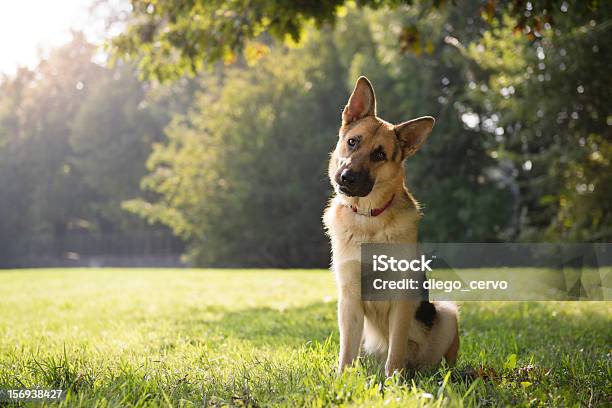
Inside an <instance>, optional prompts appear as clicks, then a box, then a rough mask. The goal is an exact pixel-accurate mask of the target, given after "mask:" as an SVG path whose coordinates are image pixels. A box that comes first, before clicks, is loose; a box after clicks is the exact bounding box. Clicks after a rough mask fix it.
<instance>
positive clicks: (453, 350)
mask: <svg viewBox="0 0 612 408" xmlns="http://www.w3.org/2000/svg"><path fill="white" fill-rule="evenodd" d="M434 123H435V120H434V118H432V117H430V116H424V117H421V118H417V119H413V120H410V121H408V122H404V123H401V124H399V125H392V124H391V123H388V122H386V121H384V120H382V119H381V118H379V117H378V116H376V97H375V95H374V89H373V88H372V85H371V84H370V82H369V81H368V79H367V78H366V77H363V76H362V77H360V78H359V79H358V80H357V83H356V85H355V89H354V91H353V93H352V94H351V96H350V98H349V100H348V103H347V105H346V107H345V108H344V111H343V112H342V125H341V127H340V132H339V140H338V143H337V145H336V148H335V150H334V152H333V153H332V154H331V158H330V161H329V172H328V173H329V178H330V181H331V184H332V186H333V188H334V191H335V194H334V196H333V197H332V198H331V200H330V202H329V206H328V207H327V209H326V210H325V214H324V216H323V222H324V224H325V227H326V230H327V233H328V235H329V237H330V240H331V245H332V253H333V254H332V270H333V272H334V275H335V278H336V282H337V287H338V325H339V328H340V358H339V364H338V371H339V372H342V370H343V369H344V368H345V367H346V366H349V365H351V364H352V363H353V361H354V360H355V358H356V357H357V355H358V354H359V350H360V348H361V349H362V351H363V352H364V353H365V354H368V355H373V356H375V357H376V358H377V359H378V360H379V361H380V362H381V364H382V363H384V367H385V374H386V375H387V376H390V375H392V374H393V373H394V372H396V371H402V370H404V369H407V368H410V369H427V368H433V367H435V366H437V365H438V364H440V362H441V361H442V358H443V357H444V358H445V359H446V361H447V363H449V364H453V363H454V362H455V360H456V359H457V354H458V351H459V333H458V313H457V308H456V306H455V305H454V304H453V303H451V302H433V303H430V302H427V301H423V302H421V301H408V300H406V301H362V300H361V281H360V267H361V259H360V257H361V251H360V245H361V244H363V243H407V244H415V243H416V241H417V226H418V222H419V219H420V217H421V211H420V208H419V204H418V202H417V201H416V200H415V199H414V198H413V197H412V195H411V194H410V192H409V191H408V189H407V188H406V186H405V184H404V161H405V159H406V158H408V157H410V156H412V155H413V154H414V153H415V152H416V151H417V150H418V149H419V147H420V146H421V145H422V144H423V142H425V140H426V139H427V136H428V134H429V133H430V132H431V130H432V128H433V126H434Z"/></svg>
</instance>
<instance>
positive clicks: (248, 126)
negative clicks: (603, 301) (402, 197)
mask: <svg viewBox="0 0 612 408" xmlns="http://www.w3.org/2000/svg"><path fill="white" fill-rule="evenodd" d="M611 9H612V7H610V4H609V3H607V2H596V1H586V2H584V1H575V2H572V1H548V2H528V1H527V2H525V1H509V2H502V1H500V2H496V1H480V0H474V1H460V2H457V4H455V2H451V1H416V2H400V1H361V2H356V3H354V2H344V1H338V0H327V1H322V2H266V1H261V2H253V3H251V2H247V1H238V2H222V1H212V2H198V1H196V2H181V1H163V2H157V1H133V2H131V3H129V2H121V1H102V0H101V1H93V2H91V3H89V8H88V9H86V10H87V13H88V14H87V16H83V21H92V22H95V24H93V23H91V24H90V25H93V26H95V27H97V31H95V35H92V34H91V32H89V31H88V29H89V27H88V26H85V27H82V28H83V30H82V31H73V32H72V33H71V35H70V38H69V40H68V41H67V42H66V43H64V44H60V45H56V46H55V47H54V48H49V49H45V50H43V51H44V52H42V53H41V59H40V61H39V62H37V63H34V64H29V66H22V67H18V68H15V67H13V69H12V71H11V72H9V73H5V74H3V75H2V77H1V79H0V214H1V217H2V222H0V266H3V267H27V266H79V265H82V266H179V265H191V266H220V267H236V266H239V267H282V268H290V267H300V268H304V267H325V266H326V265H328V263H329V246H328V242H327V239H326V237H325V235H324V232H323V229H322V225H321V213H322V210H323V208H324V206H325V204H326V201H327V199H328V197H329V196H330V193H331V189H330V186H329V182H328V180H327V176H326V166H327V159H328V153H329V152H330V151H331V150H332V149H333V147H334V145H335V142H336V138H337V130H338V127H339V124H340V113H341V110H342V108H343V106H344V104H345V103H346V100H347V98H348V95H349V93H350V91H351V89H352V86H353V84H354V82H355V79H356V78H357V77H358V76H359V75H366V76H367V77H368V78H369V79H370V80H371V81H372V82H373V84H374V87H375V90H376V93H377V95H378V103H379V105H378V108H379V109H378V111H379V114H380V115H381V116H382V117H383V118H385V119H387V120H389V121H392V122H396V123H397V122H400V121H404V120H408V119H411V118H413V117H417V116H420V115H432V116H434V117H436V119H437V124H436V127H435V129H434V131H433V133H432V135H431V137H430V138H429V140H428V142H427V144H426V145H425V146H424V148H423V149H422V150H421V151H420V152H419V154H418V155H416V156H414V157H413V158H411V159H409V161H408V163H407V179H408V186H409V188H410V189H411V190H412V192H413V193H414V195H415V197H416V198H417V199H418V200H419V201H420V202H421V203H422V204H423V207H424V213H425V217H424V219H423V221H422V223H421V229H420V240H421V241H423V242H538V241H540V242H609V241H610V240H611V238H612V211H611V210H612V208H611V206H612V171H611V165H610V156H611V153H612V147H611V146H612V145H611V138H610V134H611V132H610V129H611V126H612V114H611V112H610V103H609V94H610V90H611V89H612V86H611V81H612V77H611V76H610V72H609V70H610V65H611V62H612V61H611V58H610V52H609V50H608V46H609V43H610V40H611V39H612V35H611V30H612V29H611V27H610V24H611V23H610V13H611ZM6 16H7V15H5V18H6V19H7V21H8V20H9V18H8V17H6ZM24 25H25V26H27V24H26V23H24ZM90 31H91V30H90ZM88 32H89V34H88ZM4 41H5V42H6V43H7V44H8V43H9V42H10V41H11V40H10V39H9V38H5V40H4Z"/></svg>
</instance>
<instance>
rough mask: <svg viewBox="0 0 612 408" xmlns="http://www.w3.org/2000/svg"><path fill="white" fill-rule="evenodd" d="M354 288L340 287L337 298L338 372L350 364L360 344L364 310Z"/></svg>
mask: <svg viewBox="0 0 612 408" xmlns="http://www.w3.org/2000/svg"><path fill="white" fill-rule="evenodd" d="M351 289H354V288H350V287H341V288H340V296H339V300H338V326H339V328H340V359H339V363H338V372H342V370H343V369H344V367H346V366H348V365H351V364H352V363H353V361H354V360H355V358H356V357H357V354H358V353H359V346H360V344H361V336H362V334H363V319H364V316H363V315H364V312H363V306H362V304H361V299H360V298H359V295H358V293H359V292H357V293H355V290H351ZM356 294H357V296H355V295H356Z"/></svg>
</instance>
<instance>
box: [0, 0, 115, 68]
mask: <svg viewBox="0 0 612 408" xmlns="http://www.w3.org/2000/svg"><path fill="white" fill-rule="evenodd" d="M91 4H92V0H0V73H2V72H4V73H13V72H14V71H15V69H16V68H17V67H18V66H19V65H27V66H29V67H34V66H35V65H36V63H37V62H38V60H39V59H40V56H41V55H43V56H44V55H46V54H47V52H48V50H49V48H52V47H55V46H58V45H61V44H63V43H66V42H67V41H69V40H70V29H71V28H74V29H78V30H83V31H85V33H86V34H87V36H88V38H89V39H90V41H94V42H98V41H100V39H101V36H102V31H103V28H104V24H103V20H102V19H100V18H97V19H93V18H92V17H91V16H90V13H89V7H90V5H91Z"/></svg>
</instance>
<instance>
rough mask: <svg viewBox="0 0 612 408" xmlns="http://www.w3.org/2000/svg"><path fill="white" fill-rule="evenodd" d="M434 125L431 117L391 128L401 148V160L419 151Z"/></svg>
mask: <svg viewBox="0 0 612 408" xmlns="http://www.w3.org/2000/svg"><path fill="white" fill-rule="evenodd" d="M435 123H436V120H435V119H434V118H432V117H431V116H423V117H420V118H416V119H412V120H409V121H408V122H404V123H400V124H399V125H395V126H394V127H393V129H394V130H395V134H396V135H397V138H398V139H399V142H400V146H401V148H402V157H403V158H406V157H408V156H412V155H413V154H414V153H416V151H417V150H419V148H420V147H421V145H422V144H423V143H424V142H425V140H426V139H427V136H428V135H429V133H430V132H431V129H433V127H434V124H435Z"/></svg>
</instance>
